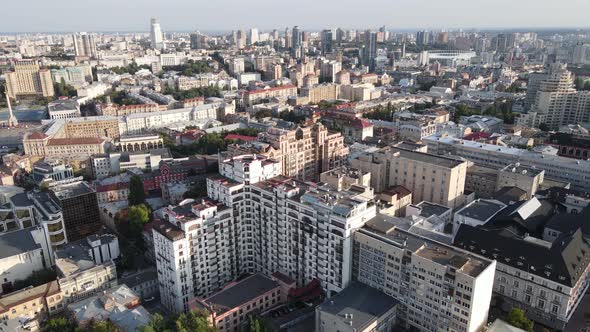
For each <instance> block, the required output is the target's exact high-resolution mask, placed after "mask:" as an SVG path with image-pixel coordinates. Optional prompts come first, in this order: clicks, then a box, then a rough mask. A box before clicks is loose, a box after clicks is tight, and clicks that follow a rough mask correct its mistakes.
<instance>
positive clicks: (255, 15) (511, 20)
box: [0, 0, 590, 33]
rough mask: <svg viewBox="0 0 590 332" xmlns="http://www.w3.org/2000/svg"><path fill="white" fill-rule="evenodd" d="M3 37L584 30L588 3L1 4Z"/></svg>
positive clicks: (105, 0) (258, 0)
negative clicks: (152, 22)
mask: <svg viewBox="0 0 590 332" xmlns="http://www.w3.org/2000/svg"><path fill="white" fill-rule="evenodd" d="M0 2H2V4H0V12H1V13H2V14H1V16H0V33H2V32H73V31H88V32H92V31H96V32H98V31H122V32H123V31H148V30H149V19H150V17H152V16H153V17H157V18H159V20H160V23H161V26H162V30H163V31H165V32H166V31H193V30H200V31H221V30H232V29H240V28H243V29H248V28H250V27H257V28H259V29H260V30H269V29H273V28H277V29H284V28H285V27H287V26H289V27H291V26H294V25H299V26H300V27H301V28H302V29H305V30H319V29H322V28H331V27H342V28H358V29H363V28H378V27H380V26H382V25H385V26H386V27H387V28H388V29H392V30H395V29H398V30H413V29H428V28H430V29H445V28H446V29H452V28H481V29H486V28H489V29H492V28H524V27H528V28H555V27H563V28H577V27H581V28H585V27H589V26H590V19H589V13H590V0H559V1H555V0H368V1H362V0H339V1H336V0H295V1H285V0H26V1H23V2H20V1H10V0H0Z"/></svg>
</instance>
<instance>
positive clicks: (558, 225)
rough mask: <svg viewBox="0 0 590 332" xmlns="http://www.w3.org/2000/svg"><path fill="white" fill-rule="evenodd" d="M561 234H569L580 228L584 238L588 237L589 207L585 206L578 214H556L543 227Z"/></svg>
mask: <svg viewBox="0 0 590 332" xmlns="http://www.w3.org/2000/svg"><path fill="white" fill-rule="evenodd" d="M545 228H550V229H553V230H556V231H559V232H561V233H571V232H573V231H575V230H576V229H578V228H582V233H584V235H585V236H590V205H589V206H586V207H585V208H584V209H583V210H582V212H581V213H580V214H571V213H558V214H556V215H554V216H553V217H552V218H551V219H550V220H549V221H548V222H547V224H546V225H545Z"/></svg>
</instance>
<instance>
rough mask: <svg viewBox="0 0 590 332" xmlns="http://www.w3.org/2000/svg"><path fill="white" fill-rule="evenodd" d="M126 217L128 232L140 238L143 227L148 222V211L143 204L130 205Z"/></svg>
mask: <svg viewBox="0 0 590 332" xmlns="http://www.w3.org/2000/svg"><path fill="white" fill-rule="evenodd" d="M127 215H128V220H129V231H130V232H131V234H132V235H134V236H139V237H141V232H142V231H143V226H144V225H145V224H147V223H148V222H149V221H150V209H149V208H148V207H147V206H146V205H145V204H138V205H132V206H130V207H129V211H128V212H127Z"/></svg>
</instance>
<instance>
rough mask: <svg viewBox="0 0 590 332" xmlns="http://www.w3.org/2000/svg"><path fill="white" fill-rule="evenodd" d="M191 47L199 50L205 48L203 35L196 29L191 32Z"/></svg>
mask: <svg viewBox="0 0 590 332" xmlns="http://www.w3.org/2000/svg"><path fill="white" fill-rule="evenodd" d="M190 38H191V49H193V50H199V49H202V48H203V35H201V33H200V32H198V31H195V32H193V33H191V35H190Z"/></svg>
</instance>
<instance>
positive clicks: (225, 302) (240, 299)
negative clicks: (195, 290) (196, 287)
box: [203, 273, 280, 315]
mask: <svg viewBox="0 0 590 332" xmlns="http://www.w3.org/2000/svg"><path fill="white" fill-rule="evenodd" d="M279 287H280V284H279V283H278V282H276V281H274V280H272V279H271V278H269V277H266V276H264V275H262V274H260V273H257V274H255V275H253V276H250V277H248V278H246V279H244V280H241V281H239V282H237V283H235V284H233V285H230V286H229V287H227V288H225V289H223V290H221V291H219V292H218V293H216V294H214V295H212V296H210V297H209V298H207V299H206V300H204V301H203V302H205V303H206V304H208V305H210V306H211V307H212V309H213V310H214V311H215V312H216V314H217V315H221V314H223V313H224V312H226V311H228V310H231V309H233V308H236V307H239V306H241V305H242V304H245V303H247V302H250V301H251V300H254V299H255V298H257V297H259V296H261V295H263V294H266V293H267V292H270V291H272V290H273V289H275V288H279Z"/></svg>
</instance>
